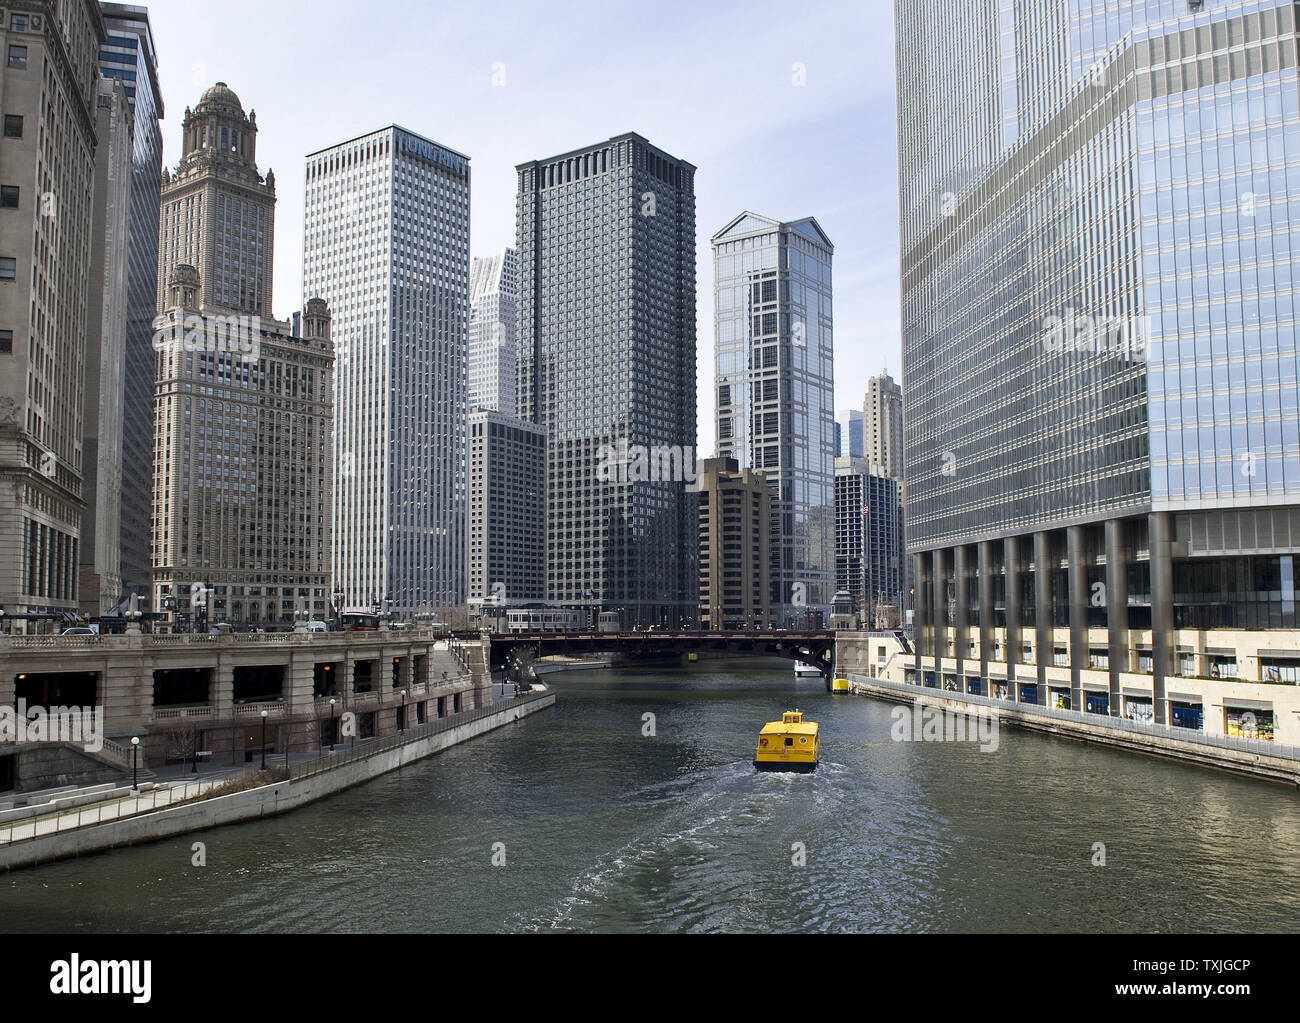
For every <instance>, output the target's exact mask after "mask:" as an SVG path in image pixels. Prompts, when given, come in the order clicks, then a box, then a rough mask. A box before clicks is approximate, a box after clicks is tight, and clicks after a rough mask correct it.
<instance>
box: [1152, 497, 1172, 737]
mask: <svg viewBox="0 0 1300 1023" xmlns="http://www.w3.org/2000/svg"><path fill="white" fill-rule="evenodd" d="M1148 522H1149V523H1150V526H1149V527H1148V528H1149V529H1150V537H1151V662H1152V663H1151V689H1152V693H1151V696H1152V700H1151V704H1152V706H1151V710H1152V713H1153V714H1154V715H1155V720H1156V724H1159V725H1167V724H1169V698H1168V695H1167V693H1166V680H1167V679H1169V678H1170V677H1172V676H1173V674H1174V556H1173V528H1172V525H1173V523H1172V521H1171V519H1170V516H1169V513H1168V512H1152V513H1151V515H1150V516H1148Z"/></svg>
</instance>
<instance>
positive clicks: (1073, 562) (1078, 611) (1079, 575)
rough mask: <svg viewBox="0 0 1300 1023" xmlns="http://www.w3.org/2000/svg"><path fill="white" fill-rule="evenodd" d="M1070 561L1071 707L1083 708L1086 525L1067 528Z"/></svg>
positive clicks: (1086, 633)
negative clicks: (1084, 530)
mask: <svg viewBox="0 0 1300 1023" xmlns="http://www.w3.org/2000/svg"><path fill="white" fill-rule="evenodd" d="M1065 543H1066V550H1067V553H1068V557H1069V562H1070V574H1069V594H1070V709H1071V710H1078V711H1081V710H1083V669H1084V668H1086V667H1087V666H1088V563H1087V550H1086V547H1085V544H1084V532H1083V526H1070V528H1069V529H1067V530H1066V531H1065Z"/></svg>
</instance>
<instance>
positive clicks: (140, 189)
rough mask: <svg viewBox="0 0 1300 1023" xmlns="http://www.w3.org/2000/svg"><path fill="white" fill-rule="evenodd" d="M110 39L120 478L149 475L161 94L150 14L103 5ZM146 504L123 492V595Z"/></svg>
mask: <svg viewBox="0 0 1300 1023" xmlns="http://www.w3.org/2000/svg"><path fill="white" fill-rule="evenodd" d="M100 8H101V10H102V11H103V13H104V24H105V26H106V29H107V32H108V38H107V39H106V40H105V41H104V43H103V45H102V46H101V47H100V49H99V73H100V75H101V76H102V77H104V78H108V79H117V80H120V81H121V82H122V86H123V88H124V89H125V90H126V99H127V103H128V104H129V106H130V108H131V115H132V124H133V137H132V146H131V165H132V166H131V199H130V210H129V212H128V214H127V234H126V242H125V252H126V275H127V281H126V291H127V294H126V338H125V349H126V364H125V368H124V371H123V373H124V395H123V402H122V475H123V477H124V478H125V479H128V480H144V479H150V478H152V474H153V387H154V349H153V318H154V317H155V316H156V315H157V314H158V217H159V208H160V206H161V203H162V170H163V160H162V128H161V126H160V125H159V122H160V121H161V120H162V118H163V99H162V90H161V89H160V88H159V85H158V55H157V52H156V50H155V49H154V42H153V31H152V29H151V27H150V24H149V13H148V11H147V10H145V8H143V7H135V6H130V5H127V4H115V3H101V4H100ZM151 505H152V499H151V495H150V494H149V491H148V489H147V488H145V487H136V486H130V487H124V488H123V490H122V496H121V502H120V505H119V518H120V523H119V529H118V535H119V538H120V551H121V553H120V566H121V576H122V593H123V595H126V596H131V595H134V596H140V597H147V596H148V594H149V592H150V586H149V562H150V554H149V532H150V523H149V519H150V514H151Z"/></svg>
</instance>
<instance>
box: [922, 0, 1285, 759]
mask: <svg viewBox="0 0 1300 1023" xmlns="http://www.w3.org/2000/svg"><path fill="white" fill-rule="evenodd" d="M1039 6H1040V5H1020V4H1010V3H1000V4H974V3H957V4H954V3H949V2H946V0H919V2H916V3H909V4H899V5H898V6H897V8H896V20H897V38H898V61H897V67H898V95H899V124H898V129H899V142H900V147H901V149H900V190H901V192H900V211H901V213H900V216H901V226H900V237H901V242H902V312H903V334H904V336H903V354H904V400H905V403H906V410H905V420H906V429H907V449H906V477H907V494H906V502H907V523H908V536H907V540H908V546H909V550H910V552H911V553H912V555H913V556H914V558H915V560H916V569H917V574H918V580H919V584H918V590H919V591H920V593H919V594H918V625H919V631H918V638H919V644H918V660H917V664H916V666H915V668H914V669H913V674H914V677H915V680H916V681H919V682H927V683H933V684H936V685H942V686H943V687H945V688H952V689H957V690H961V691H967V690H971V691H982V692H986V693H987V692H990V691H992V692H993V693H995V694H997V695H1004V696H1006V697H1007V698H1010V699H1019V700H1021V701H1024V702H1028V703H1039V704H1048V705H1051V706H1069V707H1071V708H1073V709H1075V710H1082V711H1091V712H1095V713H1098V714H1110V715H1123V716H1126V717H1132V718H1135V719H1140V720H1151V721H1154V722H1156V723H1158V724H1171V725H1176V726H1184V727H1189V728H1195V729H1204V730H1206V731H1210V732H1216V733H1220V734H1222V733H1225V732H1226V733H1227V734H1234V733H1246V732H1249V733H1251V734H1255V735H1257V736H1259V737H1272V736H1273V734H1274V729H1275V727H1279V728H1280V727H1283V726H1282V724H1281V723H1282V722H1287V723H1288V724H1287V725H1286V727H1292V725H1291V723H1292V722H1294V713H1295V711H1297V710H1300V703H1297V702H1296V698H1295V692H1296V691H1295V690H1294V688H1293V687H1291V686H1268V685H1267V683H1269V682H1273V681H1276V680H1282V681H1294V680H1295V678H1296V677H1297V673H1298V672H1300V653H1298V651H1300V631H1297V621H1296V593H1295V574H1296V573H1295V559H1296V555H1297V554H1298V553H1300V408H1298V407H1297V398H1296V396H1297V356H1300V337H1298V336H1297V327H1296V321H1295V317H1294V315H1293V310H1292V306H1293V291H1294V284H1293V282H1294V281H1295V280H1296V279H1297V275H1298V274H1300V253H1298V252H1297V251H1296V249H1295V247H1294V245H1293V241H1292V239H1293V238H1294V237H1295V235H1294V234H1293V232H1295V231H1297V230H1300V219H1298V215H1297V213H1296V211H1295V209H1294V208H1293V207H1292V206H1289V205H1288V204H1287V202H1286V201H1285V198H1284V197H1285V196H1287V195H1290V194H1294V192H1295V185H1294V182H1295V180H1296V178H1297V172H1296V170H1295V167H1294V163H1295V160H1296V152H1295V151H1294V150H1293V147H1292V145H1291V142H1292V140H1294V139H1295V138H1298V137H1300V101H1298V100H1297V96H1298V95H1300V88H1298V86H1300V81H1298V78H1297V68H1296V53H1297V43H1298V42H1300V36H1298V35H1297V25H1296V8H1295V6H1294V5H1293V4H1291V3H1283V2H1279V0H1241V2H1230V3H1216V4H1201V3H1195V2H1192V3H1189V2H1183V0H1178V2H1174V0H1165V2H1141V3H1139V2H1133V0H1123V2H1118V3H1114V2H1106V3H1103V2H1101V0H1083V2H1079V3H1075V4H1071V5H1069V6H1068V7H1063V8H1061V9H1060V10H1059V11H1057V12H1056V15H1055V16H1053V17H1051V18H1046V17H1040V16H1039V15H1040V14H1041V11H1039ZM936 39H941V40H943V45H941V46H936V44H935V40H936ZM1249 630H1261V631H1249ZM1292 736H1293V737H1292V738H1291V739H1289V740H1284V741H1291V742H1294V741H1297V739H1296V738H1295V733H1294V731H1293V732H1292Z"/></svg>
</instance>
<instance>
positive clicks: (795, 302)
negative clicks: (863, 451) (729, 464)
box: [713, 213, 835, 628]
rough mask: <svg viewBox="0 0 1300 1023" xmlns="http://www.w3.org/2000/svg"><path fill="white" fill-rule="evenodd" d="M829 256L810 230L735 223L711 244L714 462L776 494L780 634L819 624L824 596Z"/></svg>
mask: <svg viewBox="0 0 1300 1023" xmlns="http://www.w3.org/2000/svg"><path fill="white" fill-rule="evenodd" d="M833 255H834V246H832V245H831V242H830V239H829V238H827V237H826V234H825V233H824V232H823V231H822V229H821V227H820V226H819V225H818V223H817V221H815V220H813V219H812V218H807V219H804V220H798V221H793V222H790V223H781V222H780V221H776V220H771V219H769V218H767V217H761V216H758V215H757V214H754V213H742V214H741V215H740V216H738V217H736V218H735V219H734V220H732V221H731V223H729V224H728V225H727V226H726V227H724V228H723V229H722V230H721V231H719V232H718V233H717V234H716V235H714V236H713V263H714V300H715V302H716V314H715V325H716V339H715V340H716V347H715V357H716V364H715V367H716V374H715V379H716V386H717V399H718V406H717V407H718V412H717V416H718V419H717V450H718V454H719V456H721V457H724V458H734V459H736V461H737V462H739V463H740V465H741V466H742V467H745V468H752V469H760V470H762V471H763V472H764V473H766V475H767V478H768V479H769V480H770V481H772V482H773V483H774V484H775V485H776V487H777V491H778V496H777V501H776V505H775V508H774V514H775V515H776V523H775V524H774V526H773V531H772V536H773V543H774V544H775V545H776V547H777V553H776V565H775V566H774V569H773V577H772V585H773V587H774V592H773V595H772V602H773V605H774V608H775V610H776V613H777V616H778V620H779V623H780V625H781V626H783V627H786V628H804V627H815V626H818V625H822V624H825V623H826V622H827V621H828V619H829V615H830V604H831V598H832V596H833V590H834V585H835V526H834V475H835V405H834V400H835V373H834V339H833V336H832V327H833V312H832V307H831V295H832V289H831V262H832V257H833Z"/></svg>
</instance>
